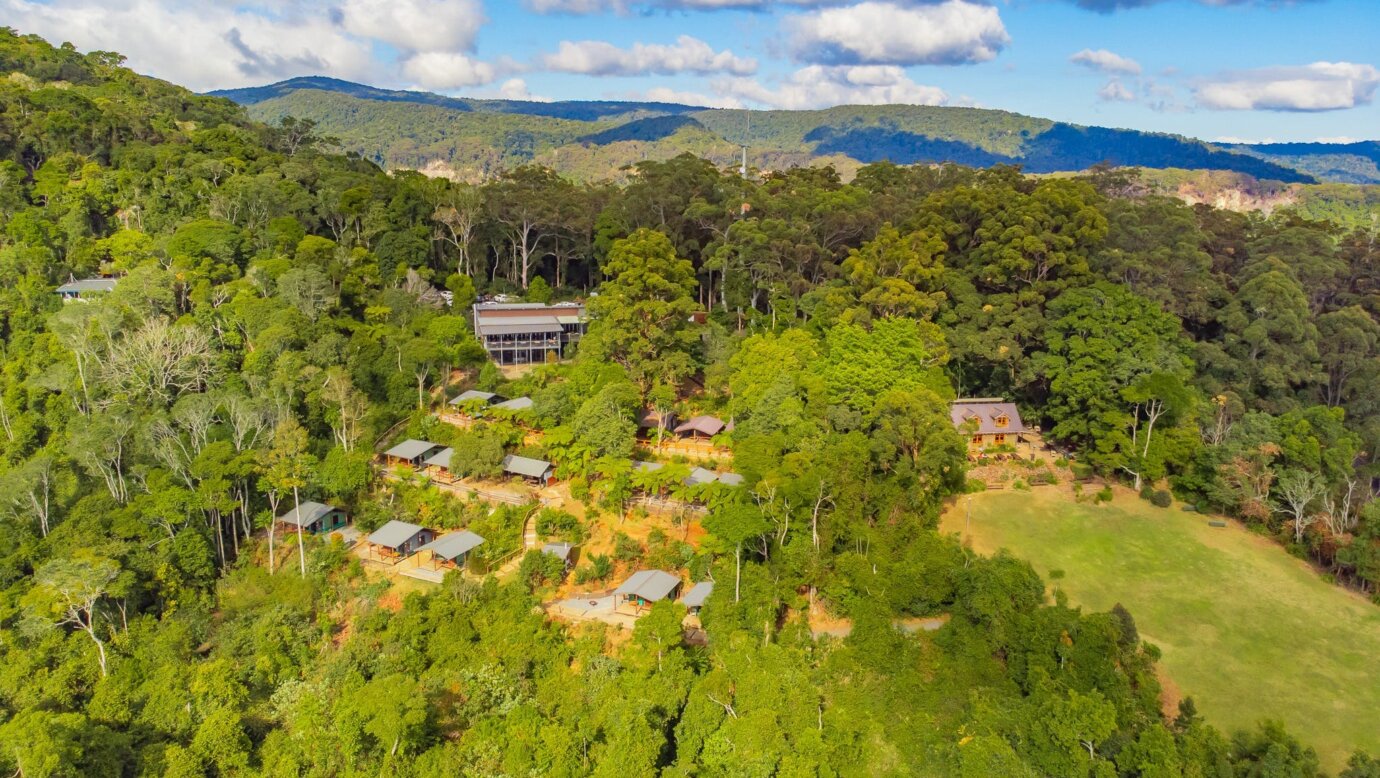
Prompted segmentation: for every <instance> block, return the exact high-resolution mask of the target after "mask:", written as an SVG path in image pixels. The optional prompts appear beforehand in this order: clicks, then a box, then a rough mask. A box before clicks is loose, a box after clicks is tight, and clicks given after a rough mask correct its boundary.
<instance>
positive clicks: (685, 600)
mask: <svg viewBox="0 0 1380 778" xmlns="http://www.w3.org/2000/svg"><path fill="white" fill-rule="evenodd" d="M713 592H714V582H713V581H700V582H699V583H697V584H695V585H694V586H692V587H690V591H688V592H686V593H685V596H684V597H681V598H680V604H681V605H684V606H685V609H686V611H687V612H688V613H689V614H690V615H691V616H698V615H700V609H701V608H703V607H704V602H705V600H708V599H709V595H710V594H712V593H713Z"/></svg>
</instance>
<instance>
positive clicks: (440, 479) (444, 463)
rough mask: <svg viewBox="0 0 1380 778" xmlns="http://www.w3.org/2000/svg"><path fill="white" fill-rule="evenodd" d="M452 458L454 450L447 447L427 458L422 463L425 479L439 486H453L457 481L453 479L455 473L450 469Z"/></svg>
mask: <svg viewBox="0 0 1380 778" xmlns="http://www.w3.org/2000/svg"><path fill="white" fill-rule="evenodd" d="M453 456H455V449H453V448H451V447H449V446H447V447H445V448H443V449H441V450H440V451H437V452H436V453H435V454H432V455H431V456H429V457H427V458H426V461H425V462H423V463H422V465H423V466H424V467H425V468H426V474H427V477H428V478H430V479H431V480H433V481H435V482H436V483H439V484H453V483H455V482H456V481H457V480H459V479H458V478H456V477H455V471H453V470H451V469H450V460H451V457H453Z"/></svg>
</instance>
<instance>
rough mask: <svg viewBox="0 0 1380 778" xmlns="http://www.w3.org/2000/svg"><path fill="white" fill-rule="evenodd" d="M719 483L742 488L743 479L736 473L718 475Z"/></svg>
mask: <svg viewBox="0 0 1380 778" xmlns="http://www.w3.org/2000/svg"><path fill="white" fill-rule="evenodd" d="M719 483H721V484H726V485H728V486H742V484H743V477H742V476H741V475H739V474H737V473H719Z"/></svg>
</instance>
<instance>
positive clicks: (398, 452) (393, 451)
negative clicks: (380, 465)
mask: <svg viewBox="0 0 1380 778" xmlns="http://www.w3.org/2000/svg"><path fill="white" fill-rule="evenodd" d="M438 448H441V446H440V444H438V443H432V442H430V441H426V440H404V441H403V442H401V443H399V444H398V445H396V446H394V447H392V448H390V449H388V450H387V451H385V452H384V453H383V455H384V456H386V457H394V458H396V459H416V458H417V457H420V456H423V455H425V454H426V453H428V452H430V451H434V450H436V449H438Z"/></svg>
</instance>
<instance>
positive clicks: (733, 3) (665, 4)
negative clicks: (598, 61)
mask: <svg viewBox="0 0 1380 778" xmlns="http://www.w3.org/2000/svg"><path fill="white" fill-rule="evenodd" d="M853 1H854V0H523V5H524V6H526V7H527V9H528V10H531V11H535V12H537V13H545V14H556V13H559V14H581V15H584V14H597V13H623V14H626V13H630V12H632V11H633V10H634V9H643V10H662V11H766V10H768V9H770V8H772V7H782V6H789V7H795V8H820V7H825V6H833V5H848V4H849V3H851V2H853Z"/></svg>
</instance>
